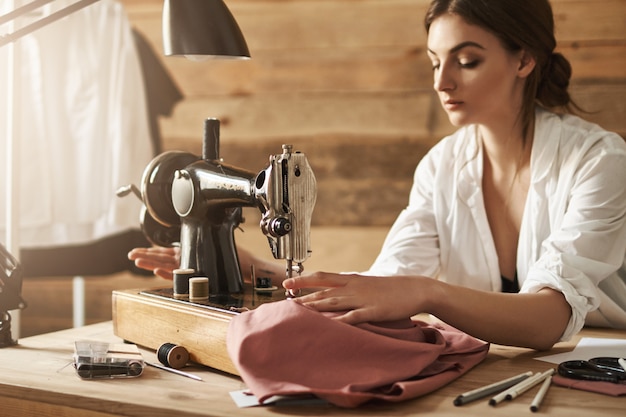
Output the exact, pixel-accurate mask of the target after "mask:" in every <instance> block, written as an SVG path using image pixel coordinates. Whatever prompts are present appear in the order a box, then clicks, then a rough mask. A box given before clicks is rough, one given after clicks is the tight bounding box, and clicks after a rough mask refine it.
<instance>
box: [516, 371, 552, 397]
mask: <svg viewBox="0 0 626 417" xmlns="http://www.w3.org/2000/svg"><path fill="white" fill-rule="evenodd" d="M553 373H554V369H548V370H547V371H545V372H544V373H541V374H539V375H538V376H537V378H536V379H535V380H534V381H528V380H527V381H522V382H521V383H520V384H519V385H520V386H519V387H517V388H515V387H513V388H511V392H509V394H508V395H507V396H506V399H507V400H513V399H515V398H517V397H518V396H520V395H522V394H523V393H525V392H526V391H528V390H529V389H531V388H532V387H534V386H535V385H537V384H540V383H541V382H543V381H545V380H546V378H548V377H551V376H552V374H553Z"/></svg>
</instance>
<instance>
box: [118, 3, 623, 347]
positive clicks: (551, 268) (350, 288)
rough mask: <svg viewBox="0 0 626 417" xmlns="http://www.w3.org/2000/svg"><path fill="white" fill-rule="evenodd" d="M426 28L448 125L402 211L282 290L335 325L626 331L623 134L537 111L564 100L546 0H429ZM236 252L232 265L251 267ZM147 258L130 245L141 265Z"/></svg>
mask: <svg viewBox="0 0 626 417" xmlns="http://www.w3.org/2000/svg"><path fill="white" fill-rule="evenodd" d="M425 24H426V30H427V33H428V55H429V57H430V59H431V61H432V64H433V74H434V88H435V90H436V92H437V93H438V95H439V98H440V100H441V103H442V105H443V107H444V109H445V111H446V112H447V114H448V117H449V119H450V121H451V122H452V124H454V125H455V126H459V130H458V131H457V132H456V133H454V134H453V135H451V136H449V137H446V138H444V139H443V140H442V141H441V142H440V143H439V144H437V145H436V146H435V147H434V148H433V149H432V150H431V151H430V152H429V153H428V154H427V155H426V156H425V157H424V158H423V159H422V161H420V163H419V165H418V167H417V169H416V172H415V177H414V184H413V187H412V189H411V195H410V201H409V205H408V207H407V208H406V209H405V210H404V211H403V212H402V213H401V214H400V216H399V217H398V219H397V220H396V222H395V224H394V225H393V227H392V229H391V230H390V232H389V235H388V237H387V239H386V241H385V243H384V245H383V248H382V251H381V253H380V255H379V256H378V258H377V259H376V261H375V262H374V264H373V265H372V267H371V268H370V270H368V271H367V272H365V273H362V274H332V273H322V272H318V273H313V274H310V275H307V276H302V277H296V278H290V279H287V280H285V281H284V282H283V286H284V287H285V288H286V289H287V290H291V291H296V290H298V289H302V288H320V289H321V290H320V291H316V292H314V293H312V294H309V295H305V296H302V297H298V298H296V299H295V300H296V301H297V302H299V303H303V304H306V305H308V306H311V307H313V308H315V309H317V310H319V311H337V312H341V314H340V315H338V316H337V318H336V320H340V321H343V322H346V323H351V324H356V323H360V322H366V321H385V320H394V319H400V318H405V317H408V316H413V315H415V314H418V313H430V314H432V315H434V316H436V317H438V318H439V319H441V320H443V321H445V322H447V323H449V324H450V325H452V326H454V327H456V328H458V329H460V330H462V331H464V332H466V333H469V334H471V335H473V336H475V337H478V338H481V339H483V340H486V341H489V342H493V343H499V344H508V345H516V346H524V347H530V348H534V349H548V348H550V347H551V346H552V345H553V344H554V343H555V342H558V341H560V340H567V339H568V338H570V337H571V336H572V335H573V334H575V333H576V332H578V331H579V330H580V329H581V327H582V326H583V325H584V324H585V321H586V320H587V322H588V323H589V324H596V325H605V326H612V327H621V328H626V312H625V310H626V283H625V280H626V267H625V266H624V260H625V253H626V187H624V185H623V184H624V181H625V180H626V144H625V143H624V141H623V140H622V138H621V137H619V136H618V135H616V134H613V133H610V132H606V131H604V130H602V129H601V128H599V127H598V126H596V125H593V124H591V123H587V122H585V121H583V120H582V119H580V118H578V117H575V116H572V115H568V114H557V113H554V112H552V111H549V110H548V109H551V110H569V109H571V108H572V107H575V106H574V104H573V103H572V102H571V100H570V96H569V94H568V92H567V86H568V83H569V78H570V75H571V68H570V65H569V63H568V62H567V60H566V59H565V58H564V57H563V56H562V55H560V54H558V53H554V48H555V45H556V42H555V38H554V28H553V17H552V10H551V7H550V5H549V3H548V2H547V0H527V1H519V0H483V1H480V2H477V1H475V0H434V1H432V3H431V4H430V7H429V10H428V12H427V15H426V18H425ZM240 254H241V262H242V265H247V264H248V263H250V262H255V263H256V262H258V261H257V260H254V259H253V258H251V257H250V255H249V254H247V253H245V252H241V253H240ZM171 255H172V252H171V251H165V252H164V255H163V256H164V258H162V259H165V260H166V261H168V262H172V258H171ZM159 256H161V255H159V254H158V253H155V252H154V251H148V252H147V254H146V252H145V251H136V252H131V254H130V257H131V259H135V260H136V264H137V265H138V266H140V267H142V266H143V267H145V268H150V269H152V268H154V267H156V266H159V265H161V264H160V261H159ZM175 265H176V263H175V262H172V263H171V264H169V266H168V265H161V266H165V270H166V271H167V270H169V269H171V268H172V267H175ZM270 268H273V271H274V273H275V274H276V275H275V276H276V277H277V278H278V277H281V275H282V274H283V270H282V268H281V267H279V266H275V267H271V266H268V265H263V269H266V270H267V269H270ZM244 270H245V266H244ZM156 272H158V273H161V272H159V271H156ZM167 273H169V272H166V274H167ZM433 278H437V279H433Z"/></svg>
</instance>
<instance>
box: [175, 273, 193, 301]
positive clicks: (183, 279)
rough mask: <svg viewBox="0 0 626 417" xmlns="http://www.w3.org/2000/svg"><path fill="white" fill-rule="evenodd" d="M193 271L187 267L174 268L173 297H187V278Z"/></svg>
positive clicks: (191, 275)
mask: <svg viewBox="0 0 626 417" xmlns="http://www.w3.org/2000/svg"><path fill="white" fill-rule="evenodd" d="M195 273H196V271H195V270H193V269H187V268H179V269H175V270H174V298H186V297H189V279H190V278H191V277H193V274H195Z"/></svg>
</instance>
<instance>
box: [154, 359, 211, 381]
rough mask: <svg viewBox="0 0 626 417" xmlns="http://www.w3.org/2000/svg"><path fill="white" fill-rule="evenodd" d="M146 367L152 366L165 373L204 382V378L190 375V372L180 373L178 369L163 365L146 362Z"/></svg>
mask: <svg viewBox="0 0 626 417" xmlns="http://www.w3.org/2000/svg"><path fill="white" fill-rule="evenodd" d="M146 365H150V366H153V367H155V368H158V369H162V370H164V371H167V372H171V373H173V374H176V375H181V376H186V377H187V378H191V379H195V380H196V381H202V378H200V377H199V376H197V375H194V374H190V373H188V372H183V371H179V370H178V369H174V368H168V367H167V366H163V365H159V364H156V363H151V362H146Z"/></svg>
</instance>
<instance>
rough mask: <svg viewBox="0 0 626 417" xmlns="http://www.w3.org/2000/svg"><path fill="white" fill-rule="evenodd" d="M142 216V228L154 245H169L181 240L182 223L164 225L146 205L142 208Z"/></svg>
mask: <svg viewBox="0 0 626 417" xmlns="http://www.w3.org/2000/svg"><path fill="white" fill-rule="evenodd" d="M140 217H141V219H140V220H141V230H142V231H143V234H144V235H145V236H146V239H148V240H149V241H150V243H152V244H153V245H157V246H165V247H168V246H172V244H173V243H176V242H179V241H180V224H178V225H175V226H164V225H163V224H161V223H159V222H157V221H156V220H155V219H154V217H152V216H151V215H150V213H149V212H148V209H147V208H146V207H145V206H144V207H143V208H142V209H141V215H140Z"/></svg>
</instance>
